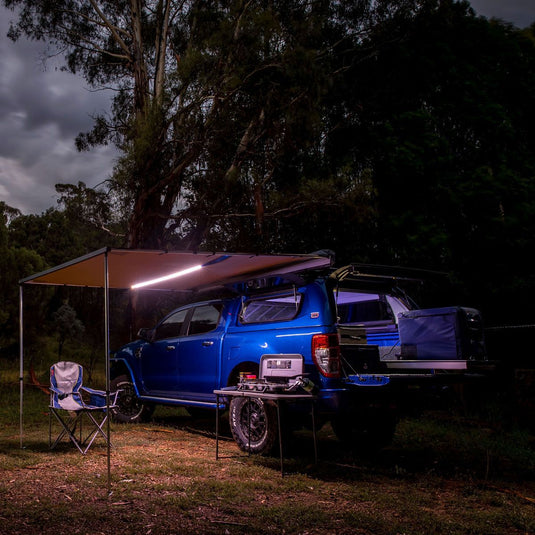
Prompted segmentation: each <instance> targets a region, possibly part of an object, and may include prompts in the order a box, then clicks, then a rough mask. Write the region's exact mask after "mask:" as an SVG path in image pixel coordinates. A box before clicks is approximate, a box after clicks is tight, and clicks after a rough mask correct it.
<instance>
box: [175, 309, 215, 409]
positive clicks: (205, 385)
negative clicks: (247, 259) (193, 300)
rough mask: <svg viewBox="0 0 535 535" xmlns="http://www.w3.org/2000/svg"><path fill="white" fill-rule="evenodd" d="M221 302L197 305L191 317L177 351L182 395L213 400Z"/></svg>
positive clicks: (179, 387)
mask: <svg viewBox="0 0 535 535" xmlns="http://www.w3.org/2000/svg"><path fill="white" fill-rule="evenodd" d="M222 308H223V304H222V303H208V304H203V305H199V306H197V307H195V308H194V309H193V311H192V313H191V316H190V317H189V324H188V326H187V329H186V332H185V333H184V336H183V337H182V338H181V339H180V345H179V353H178V390H179V391H180V397H184V398H186V399H192V400H193V399H194V400H198V401H206V400H211V399H212V398H213V397H214V395H213V391H214V389H215V388H217V386H218V384H217V378H218V373H219V358H220V350H221V341H222V333H223V329H224V327H223V324H222V321H221V311H222Z"/></svg>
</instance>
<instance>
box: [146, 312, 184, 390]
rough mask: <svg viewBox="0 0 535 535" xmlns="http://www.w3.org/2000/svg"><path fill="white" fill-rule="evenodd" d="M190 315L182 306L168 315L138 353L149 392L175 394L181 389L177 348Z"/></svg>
mask: <svg viewBox="0 0 535 535" xmlns="http://www.w3.org/2000/svg"><path fill="white" fill-rule="evenodd" d="M187 314H188V309H181V310H178V311H176V312H173V313H172V314H171V315H170V316H168V317H167V318H165V319H164V320H163V321H162V322H161V323H160V324H159V325H158V326H157V327H156V329H155V330H154V337H153V341H152V342H150V343H147V344H145V345H144V346H143V347H142V349H141V351H140V353H139V355H138V357H139V358H140V359H141V379H142V381H143V386H144V389H145V391H146V392H147V393H148V394H150V395H156V394H159V395H164V396H173V395H174V393H176V391H177V389H178V374H179V370H178V347H179V341H180V335H181V332H182V330H183V326H184V322H185V320H186V316H187Z"/></svg>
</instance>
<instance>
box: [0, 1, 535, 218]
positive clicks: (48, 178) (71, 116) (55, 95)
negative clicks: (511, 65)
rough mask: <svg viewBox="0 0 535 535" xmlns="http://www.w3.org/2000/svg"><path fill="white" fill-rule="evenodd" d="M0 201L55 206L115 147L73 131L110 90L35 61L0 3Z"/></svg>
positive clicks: (526, 18) (486, 7)
mask: <svg viewBox="0 0 535 535" xmlns="http://www.w3.org/2000/svg"><path fill="white" fill-rule="evenodd" d="M471 3H472V6H473V8H474V9H475V11H476V12H477V13H478V14H480V15H483V16H486V17H497V18H501V19H503V20H506V21H508V22H512V23H514V24H515V25H516V26H519V27H526V26H529V25H530V24H531V23H532V22H535V0H472V2H471ZM0 15H1V19H0V72H1V73H2V74H1V77H0V201H4V202H5V203H6V204H8V205H9V206H12V207H14V208H18V209H19V210H21V211H22V212H23V213H25V214H29V213H36V214H40V213H42V212H43V211H45V210H46V209H47V208H50V207H52V206H55V205H56V202H57V197H56V192H55V190H54V184H56V183H60V182H61V183H71V184H75V183H77V182H78V181H83V182H85V183H86V184H87V185H89V186H95V185H97V184H99V183H101V182H102V181H104V180H106V178H107V177H108V176H109V175H110V174H111V172H112V168H113V162H114V159H115V157H116V153H115V151H114V149H113V148H111V147H108V148H105V147H103V148H99V149H93V150H91V151H90V152H87V153H79V152H77V151H76V149H75V147H74V138H75V137H76V135H77V134H78V133H79V132H83V131H88V130H89V129H90V128H91V125H92V123H93V120H92V116H94V115H96V114H102V113H105V112H106V110H107V109H108V107H109V102H110V95H109V94H108V93H106V92H92V91H89V89H88V88H87V85H86V84H85V82H84V80H83V79H81V78H78V77H76V76H74V75H71V74H68V73H64V72H61V71H60V70H59V69H58V66H59V63H58V64H54V62H52V61H48V62H47V63H46V64H44V63H43V62H42V60H41V58H42V55H43V50H44V45H43V43H35V42H28V41H26V40H20V41H18V42H17V43H12V42H11V41H10V40H9V39H8V38H7V37H6V33H7V30H8V27H9V21H10V20H12V19H13V14H12V13H11V12H10V11H7V10H5V9H4V8H0Z"/></svg>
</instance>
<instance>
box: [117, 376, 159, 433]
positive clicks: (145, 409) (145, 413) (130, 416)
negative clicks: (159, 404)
mask: <svg viewBox="0 0 535 535" xmlns="http://www.w3.org/2000/svg"><path fill="white" fill-rule="evenodd" d="M110 390H111V391H112V392H116V391H117V390H120V391H121V392H119V395H118V396H117V404H116V406H115V407H114V408H113V409H111V413H112V416H113V419H114V420H115V421H116V422H121V423H140V422H144V421H147V420H148V419H149V418H150V417H151V415H152V413H153V412H154V407H153V406H151V405H147V404H146V403H143V401H141V400H140V399H139V398H138V397H137V395H136V390H135V388H134V384H133V383H132V380H131V379H130V378H129V377H128V376H126V375H120V376H119V377H116V378H115V379H113V380H112V381H111V383H110Z"/></svg>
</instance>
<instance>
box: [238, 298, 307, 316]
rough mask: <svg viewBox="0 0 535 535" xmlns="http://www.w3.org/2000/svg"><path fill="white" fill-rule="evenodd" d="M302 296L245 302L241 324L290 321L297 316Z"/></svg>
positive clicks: (241, 314)
mask: <svg viewBox="0 0 535 535" xmlns="http://www.w3.org/2000/svg"><path fill="white" fill-rule="evenodd" d="M301 298H302V294H300V293H297V294H295V295H294V294H291V295H288V296H277V297H273V296H271V297H265V298H260V299H254V300H250V301H245V302H244V303H243V305H242V310H241V313H240V320H241V322H242V323H268V322H270V321H290V320H292V319H294V318H295V317H296V316H297V312H298V311H299V306H300V304H301Z"/></svg>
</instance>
